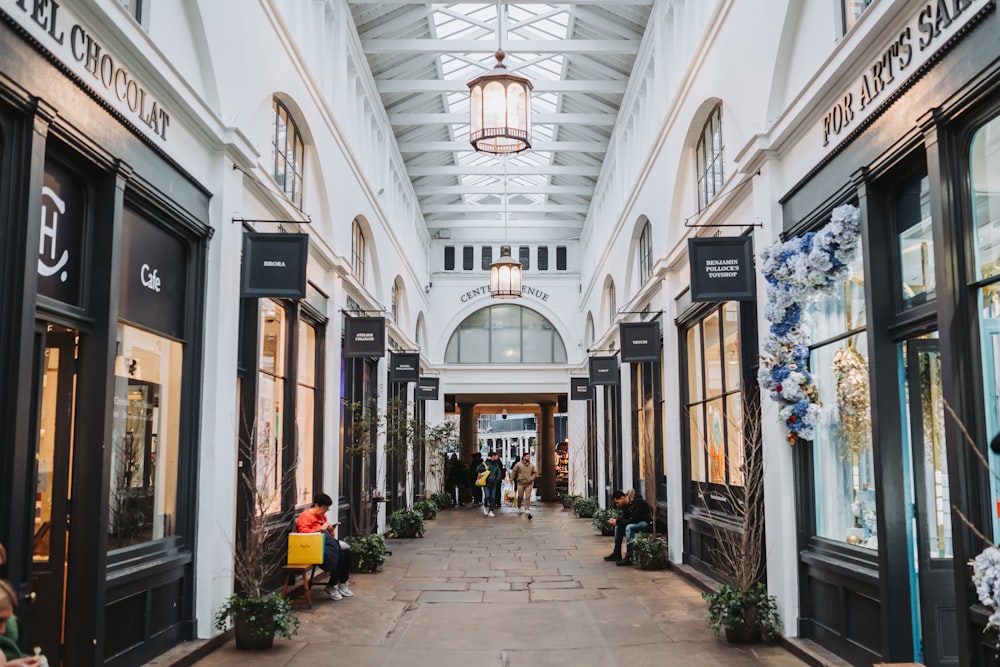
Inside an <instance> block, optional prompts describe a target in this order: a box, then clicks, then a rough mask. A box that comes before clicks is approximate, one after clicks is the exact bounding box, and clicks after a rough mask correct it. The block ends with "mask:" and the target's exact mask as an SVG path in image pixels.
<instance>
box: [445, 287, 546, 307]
mask: <svg viewBox="0 0 1000 667" xmlns="http://www.w3.org/2000/svg"><path fill="white" fill-rule="evenodd" d="M489 294H490V286H489V285H483V286H482V287H477V288H475V289H472V290H469V291H468V292H466V293H465V294H463V295H462V296H461V297H459V300H460V301H461V302H462V303H468V302H469V301H472V300H473V299H475V298H476V297H478V296H489ZM521 294H523V295H524V296H533V297H535V298H536V299H539V300H541V301H548V300H549V293H548V292H543V291H542V290H540V289H535V288H534V287H528V286H527V285H522V286H521Z"/></svg>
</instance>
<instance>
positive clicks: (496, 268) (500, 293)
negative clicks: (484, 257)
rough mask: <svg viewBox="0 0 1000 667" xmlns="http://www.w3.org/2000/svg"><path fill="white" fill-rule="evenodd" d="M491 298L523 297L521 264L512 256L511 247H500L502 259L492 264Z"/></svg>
mask: <svg viewBox="0 0 1000 667" xmlns="http://www.w3.org/2000/svg"><path fill="white" fill-rule="evenodd" d="M490 296H492V297H493V298H494V299H517V298H520V296H521V263H520V262H518V261H516V260H515V259H514V258H513V257H511V256H510V246H509V245H504V246H500V257H499V258H497V261H495V262H493V263H492V264H490Z"/></svg>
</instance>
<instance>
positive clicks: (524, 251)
mask: <svg viewBox="0 0 1000 667" xmlns="http://www.w3.org/2000/svg"><path fill="white" fill-rule="evenodd" d="M517 261H519V262H521V269H522V270H523V271H527V270H528V269H530V268H531V248H529V247H528V246H526V245H523V246H520V247H518V249H517Z"/></svg>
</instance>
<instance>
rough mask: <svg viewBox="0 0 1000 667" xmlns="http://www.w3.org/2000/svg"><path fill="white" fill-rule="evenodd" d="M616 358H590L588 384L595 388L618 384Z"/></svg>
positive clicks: (612, 356) (613, 356)
mask: <svg viewBox="0 0 1000 667" xmlns="http://www.w3.org/2000/svg"><path fill="white" fill-rule="evenodd" d="M618 382H619V374H618V357H616V356H615V355H611V356H609V357H591V358H590V384H591V386H597V385H601V384H618Z"/></svg>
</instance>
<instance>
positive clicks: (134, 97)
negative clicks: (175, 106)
mask: <svg viewBox="0 0 1000 667" xmlns="http://www.w3.org/2000/svg"><path fill="white" fill-rule="evenodd" d="M0 9H2V10H3V11H4V13H6V14H8V15H9V16H11V17H12V18H13V19H14V20H15V21H17V23H18V25H20V26H21V27H22V28H24V30H25V31H27V32H28V34H30V35H31V36H32V37H33V38H34V39H35V40H36V41H37V42H38V43H39V44H41V45H42V46H44V47H45V48H47V49H48V50H49V51H51V52H52V53H53V54H54V55H55V56H56V57H57V58H59V59H60V60H61V61H62V62H63V64H65V65H66V66H67V67H68V68H69V69H70V70H72V71H73V73H74V74H76V75H77V76H78V77H80V79H81V80H82V81H83V82H84V83H85V84H87V85H88V86H90V88H91V89H92V90H94V91H95V92H96V93H97V94H98V95H100V96H101V97H102V98H103V99H104V100H105V101H106V102H108V103H109V104H111V106H113V107H115V108H116V109H117V110H118V111H119V112H121V114H122V116H124V117H125V118H128V119H130V120H133V121H136V126H137V127H139V129H140V130H142V132H143V133H144V134H146V135H147V136H149V137H151V138H152V137H155V138H156V139H158V140H160V141H166V140H167V127H169V126H170V114H168V113H167V110H166V109H164V108H163V106H162V105H161V104H160V103H159V102H158V101H157V100H156V98H155V97H154V96H153V94H152V93H150V92H149V90H148V89H147V88H146V87H145V86H144V85H143V84H142V83H141V82H140V81H138V80H137V79H136V78H135V77H134V76H133V75H132V74H131V73H130V72H129V71H128V69H126V68H125V66H124V65H122V63H121V62H120V61H119V60H116V59H115V56H114V55H113V54H112V53H111V52H110V51H108V50H107V49H105V48H104V46H103V45H102V43H101V42H100V41H99V40H98V39H97V38H95V36H94V35H93V34H91V32H90V31H89V30H88V29H87V28H86V27H85V26H84V25H83V24H82V23H81V22H80V21H79V20H78V19H77V18H76V17H75V16H74V15H73V14H71V13H70V10H69V9H67V8H66V7H64V6H63V5H61V4H59V3H58V2H56V1H55V0H46V1H44V2H43V1H41V0H30V1H29V0H0Z"/></svg>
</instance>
